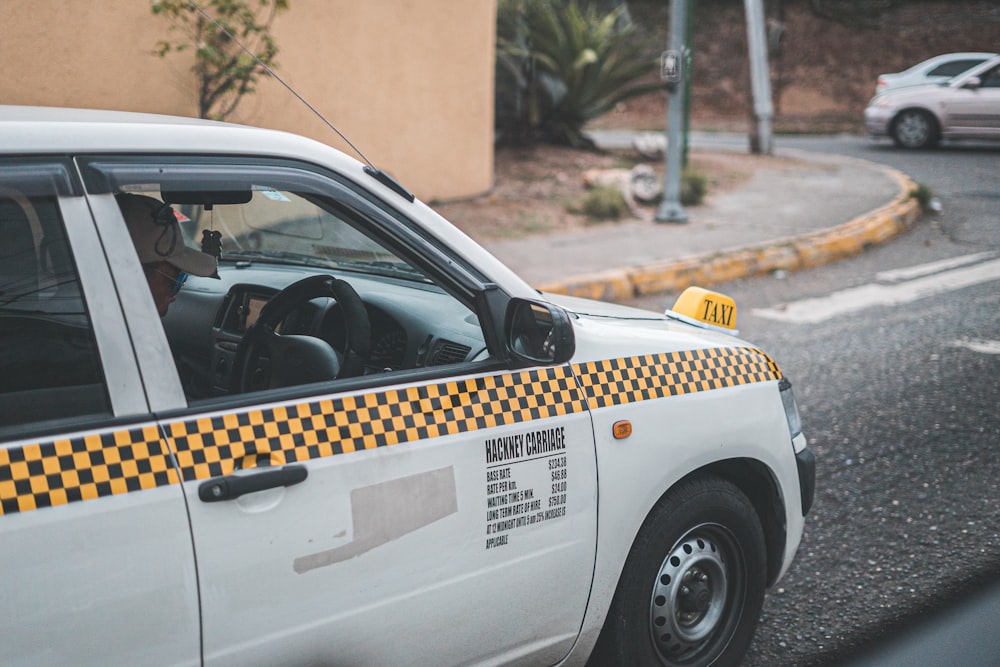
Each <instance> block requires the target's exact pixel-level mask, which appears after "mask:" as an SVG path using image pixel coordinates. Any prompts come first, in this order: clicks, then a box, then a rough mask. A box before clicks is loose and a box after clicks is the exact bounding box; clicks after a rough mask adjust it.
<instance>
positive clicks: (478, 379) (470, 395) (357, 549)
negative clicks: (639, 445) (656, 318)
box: [87, 158, 597, 665]
mask: <svg viewBox="0 0 1000 667" xmlns="http://www.w3.org/2000/svg"><path fill="white" fill-rule="evenodd" d="M140 162H141V161H140V160H133V161H131V162H129V163H127V164H126V163H123V164H115V163H114V161H113V160H112V159H108V160H100V161H95V162H93V163H91V164H90V165H89V166H88V167H87V169H90V170H91V171H94V172H99V175H100V177H99V178H94V179H92V180H93V182H94V183H95V184H96V185H95V187H94V189H93V196H92V197H91V200H92V206H93V207H94V209H95V212H97V213H98V215H101V216H103V218H104V219H105V221H106V222H105V223H104V224H103V227H102V234H103V235H104V237H105V242H106V243H108V244H115V243H118V244H119V245H121V251H122V253H125V252H126V251H127V248H126V246H125V243H127V239H125V241H124V243H123V242H122V239H123V235H122V234H121V233H120V226H121V224H122V221H121V220H120V217H118V215H117V213H116V211H115V205H114V203H113V202H114V200H113V198H112V197H111V196H110V194H111V192H112V191H115V190H126V189H129V188H136V189H142V190H143V191H146V192H150V191H154V190H157V189H158V190H159V191H160V192H161V193H162V192H164V191H167V190H171V191H172V190H197V189H198V188H199V187H207V186H205V185H204V184H206V183H214V185H213V186H212V187H214V188H216V189H219V188H222V189H234V190H238V189H245V190H246V191H247V192H252V193H253V199H252V200H251V203H249V204H246V206H250V207H254V208H252V209H236V210H237V213H236V214H234V215H235V216H238V217H239V219H240V220H249V219H251V218H253V217H254V216H255V215H266V213H262V211H265V210H269V209H280V208H282V207H286V208H291V207H293V206H294V207H297V208H296V210H297V213H296V215H295V216H294V217H295V220H299V221H301V220H307V221H310V223H309V224H310V225H312V226H311V227H310V229H312V230H313V231H310V232H308V233H307V232H305V231H302V232H298V231H294V232H293V231H289V230H288V229H286V228H285V227H283V225H286V222H284V221H283V222H282V223H281V224H273V225H272V224H270V223H266V224H265V223H264V222H261V221H260V220H257V221H256V222H254V223H253V224H251V225H250V227H251V228H252V231H251V232H250V233H248V234H247V235H246V236H245V238H244V241H243V244H244V245H246V244H258V243H266V240H267V239H266V237H267V236H268V234H278V233H281V234H285V235H287V236H289V238H291V241H289V242H293V241H294V243H298V244H300V245H299V246H295V247H298V248H299V249H300V251H302V252H305V251H306V250H307V249H309V248H310V247H312V246H318V245H322V246H323V247H326V246H328V245H333V244H341V245H349V244H350V243H353V242H354V241H350V240H345V236H346V234H342V235H341V236H340V237H338V238H336V239H334V238H332V237H324V236H323V233H322V232H321V231H316V230H319V229H320V227H316V226H315V225H316V224H318V223H314V221H315V220H320V219H325V218H328V217H331V216H336V217H337V218H338V220H340V219H342V220H344V221H346V222H347V223H349V224H350V225H352V226H353V228H354V229H355V230H356V231H357V232H358V233H360V234H361V235H362V236H366V238H367V241H366V243H369V244H377V245H384V246H385V247H386V249H385V251H384V255H385V256H388V255H390V254H392V255H399V256H401V257H409V258H410V259H412V261H413V263H414V264H415V265H419V266H420V268H421V270H422V272H423V273H425V274H426V275H427V276H428V278H427V279H426V280H424V281H422V282H420V283H419V286H418V287H413V288H411V287H409V286H408V285H409V283H405V281H401V280H397V279H395V278H391V277H380V278H377V279H376V278H374V277H371V276H365V275H362V274H351V273H346V272H344V271H336V270H333V269H329V271H331V272H334V273H336V274H337V276H338V277H339V278H343V279H345V280H350V281H351V282H352V284H353V285H355V286H356V288H357V291H358V292H359V293H360V296H361V298H362V299H364V300H366V304H365V306H366V307H367V308H368V309H369V310H370V311H371V312H372V313H373V315H372V317H374V316H375V315H374V313H375V310H376V309H375V304H376V302H377V301H378V300H379V299H381V300H382V301H381V302H380V303H381V304H382V305H381V306H380V308H383V307H384V308H386V309H389V310H391V303H393V302H392V301H391V300H392V299H394V298H400V297H399V294H400V292H399V290H401V289H405V290H412V291H410V292H406V293H405V294H406V296H405V298H403V300H402V301H401V302H400V301H397V302H395V303H396V305H397V306H399V305H400V303H402V304H404V305H405V307H400V308H399V309H398V310H397V311H394V315H393V316H394V317H397V318H400V319H406V320H407V322H408V323H409V324H408V326H412V327H416V328H420V327H426V328H427V329H428V330H430V331H432V332H434V333H433V334H432V335H428V337H427V340H426V341H422V339H421V341H417V342H418V343H421V345H419V346H418V347H419V349H418V350H417V355H418V358H419V359H423V361H420V362H418V363H416V364H415V366H416V367H414V368H407V369H403V370H398V369H392V368H387V369H385V372H379V373H376V374H374V375H373V374H368V375H365V376H363V377H360V378H352V379H350V380H343V381H332V382H317V383H315V384H309V385H305V386H292V387H287V388H281V389H269V390H265V391H241V392H236V393H228V392H222V393H221V394H220V395H218V396H207V397H201V398H198V399H188V401H187V405H185V406H178V405H176V404H175V403H173V402H172V399H169V398H166V397H165V398H164V406H163V407H164V410H163V414H162V415H161V424H162V428H163V430H164V432H165V433H166V434H167V435H168V438H169V441H170V444H171V447H172V449H173V451H174V453H175V455H176V457H177V460H178V462H179V465H180V468H181V475H182V478H183V480H184V482H183V487H184V492H185V494H186V496H187V499H188V506H189V509H190V515H191V523H192V531H193V535H194V543H195V549H196V552H197V562H198V576H199V582H200V591H201V612H202V622H203V641H204V659H205V664H206V665H237V664H345V665H361V664H372V665H374V664H379V665H390V664H391V665H407V664H411V665H428V664H434V665H448V664H469V663H476V662H495V663H500V662H516V663H518V664H551V663H554V662H556V661H558V660H559V659H560V658H561V657H562V656H564V655H565V654H566V653H567V652H568V650H569V648H570V647H571V646H572V644H573V642H574V640H575V638H576V635H577V633H578V632H579V628H580V624H581V622H582V619H583V614H584V611H585V608H586V604H587V599H588V596H589V592H590V584H591V578H592V573H593V567H594V558H595V535H596V507H597V498H596V467H595V466H596V462H595V453H594V438H593V433H592V429H591V422H590V417H589V413H588V412H587V410H586V407H585V404H584V402H583V396H582V394H581V393H580V390H579V387H578V386H577V385H576V382H575V379H574V377H573V376H572V373H571V371H570V369H569V367H568V366H565V365H559V366H551V367H546V366H539V367H531V368H517V369H515V368H511V367H509V366H506V365H504V364H503V363H500V362H499V361H498V360H497V357H496V355H495V354H493V353H491V351H490V350H488V349H486V348H487V346H486V344H485V340H487V339H488V338H489V336H488V335H486V334H484V333H483V330H484V329H485V328H487V325H486V324H485V323H484V320H488V319H495V318H496V313H492V312H490V308H491V306H490V297H489V296H488V295H487V293H490V294H493V295H496V289H495V287H494V286H491V285H490V284H489V283H488V281H487V280H486V279H485V278H483V277H482V276H479V275H477V274H476V272H475V269H474V268H473V267H468V266H467V265H465V264H464V262H463V261H462V260H461V258H458V257H454V256H449V255H448V251H447V250H446V249H444V248H443V246H442V244H441V243H439V242H433V241H432V240H428V239H426V238H422V237H421V232H420V231H419V230H417V229H416V227H415V226H414V225H413V224H412V223H410V222H409V221H408V220H406V219H405V218H404V217H403V216H402V215H401V214H400V213H398V212H396V211H394V210H393V209H392V208H391V207H389V206H387V205H385V204H384V203H383V202H382V201H380V200H379V199H378V198H376V197H374V196H372V195H371V194H369V193H367V192H365V191H364V190H362V189H361V188H359V187H358V186H357V185H352V184H351V183H350V182H348V181H346V180H343V179H338V178H336V177H335V175H332V174H328V173H327V172H325V171H324V170H320V169H318V168H316V167H305V166H294V167H291V166H289V165H288V164H287V163H281V164H275V165H273V167H271V166H269V165H268V164H267V163H266V161H263V160H260V159H256V160H254V161H253V162H252V163H246V162H240V161H237V160H234V161H232V163H231V164H227V163H226V161H225V160H220V159H214V160H207V159H206V160H205V161H204V162H202V161H199V160H198V159H195V158H190V159H184V160H180V159H178V160H176V161H175V163H172V164H164V163H163V161H162V160H157V159H150V160H149V162H148V164H141V163H140ZM227 178H228V179H229V182H227V183H225V184H224V185H220V183H221V182H222V181H225V180H226V179H227ZM164 196H165V195H164ZM196 198H197V197H195V199H196ZM414 206H415V207H416V206H418V205H414ZM229 211H231V209H226V208H224V207H222V206H219V207H215V206H213V207H212V212H211V214H210V215H208V214H205V217H207V218H210V219H211V220H212V224H215V225H217V226H218V227H219V228H220V229H221V228H222V227H223V226H225V227H227V228H232V227H233V226H234V225H235V224H242V223H241V222H239V221H238V220H236V218H235V217H234V218H227V217H226V216H228V215H229ZM202 213H204V212H202ZM183 215H184V216H185V217H188V216H190V217H191V218H194V217H195V213H194V212H193V211H190V210H188V211H185V212H184V213H183ZM289 220H291V218H289ZM287 224H289V225H290V224H292V223H291V222H287ZM116 226H117V228H118V230H119V231H118V232H116V231H115V230H116ZM276 230H284V231H276ZM309 238H311V240H308V242H307V241H306V239H309ZM262 239H263V240H262ZM254 252H257V251H256V250H255V251H254ZM357 252H360V251H357ZM246 256H247V257H250V256H251V255H246ZM283 256H284V257H286V258H287V257H290V256H291V255H290V254H289V253H287V252H286V253H285V255H283ZM254 257H258V256H257V255H254ZM225 258H226V254H225V252H224V253H223V260H224V261H223V262H222V265H221V266H220V270H219V273H220V276H221V277H220V280H219V281H214V282H213V281H211V280H202V281H201V282H197V283H194V284H192V281H189V286H188V287H185V294H183V295H181V296H183V297H185V298H184V299H179V300H178V302H177V303H176V304H174V305H173V306H171V309H174V308H175V307H176V310H175V311H173V312H168V314H167V316H166V318H165V319H164V321H163V327H160V326H159V324H158V323H155V321H154V320H150V319H149V318H145V317H136V318H135V319H134V321H133V319H132V318H131V317H130V319H129V326H130V327H131V328H132V329H133V331H135V332H137V335H136V338H138V339H141V340H142V341H147V342H149V344H150V345H153V346H154V347H156V349H160V350H162V349H166V348H167V347H168V346H170V347H172V348H173V349H174V350H175V352H176V350H177V348H178V346H179V345H181V344H182V340H187V341H188V342H190V341H191V340H192V338H194V339H196V340H204V341H207V342H206V343H205V345H207V346H208V347H210V348H212V347H213V346H214V349H215V350H216V354H217V355H218V354H221V353H222V352H224V351H225V350H226V349H235V348H237V347H238V344H237V343H236V341H235V340H234V339H233V338H232V337H231V336H232V331H231V330H230V327H231V326H232V327H236V328H238V327H239V326H243V324H245V320H246V318H247V317H250V316H251V315H253V314H256V313H258V312H260V311H259V307H258V306H255V305H253V302H252V299H251V300H248V298H247V297H245V296H243V295H242V292H240V291H239V290H242V289H244V288H245V287H246V286H247V285H252V286H251V287H250V288H248V289H251V290H261V289H263V287H264V285H265V284H270V283H267V281H269V280H279V279H280V280H291V278H290V277H288V278H286V277H284V276H285V274H286V273H288V272H292V273H294V275H295V276H299V275H300V274H299V273H295V271H299V269H297V268H296V269H291V268H289V267H288V266H277V265H275V266H270V267H269V266H266V265H265V264H264V263H262V262H260V261H255V262H251V261H250V260H249V259H247V260H242V261H232V262H228V261H225ZM258 258H259V257H258ZM383 263H384V262H383ZM456 267H461V268H456ZM115 268H116V270H120V271H121V278H120V279H121V280H122V281H128V280H137V279H138V273H137V268H138V267H137V266H135V265H133V266H124V265H123V266H119V267H115ZM430 276H433V278H431V277H430ZM188 290H191V291H190V292H189V291H188ZM223 292H225V296H224V297H223V295H222V293H223ZM252 296H253V294H251V297H252ZM321 301H322V300H321ZM204 304H212V305H211V306H209V307H208V312H205V313H202V314H200V315H196V314H195V311H196V310H198V308H199V306H200V305H204ZM314 306H315V303H314ZM312 307H313V306H305V305H303V307H302V308H303V309H306V308H312ZM216 309H218V310H216ZM296 313H297V314H293V315H290V316H289V318H285V319H283V320H282V322H281V326H283V327H285V330H284V333H285V334H287V335H289V337H290V336H291V332H290V331H289V329H290V327H291V322H292V320H294V319H295V318H296V317H300V316H301V313H299V312H298V311H296ZM501 316H502V313H501ZM195 322H207V323H208V324H209V325H210V326H212V329H211V330H209V331H200V330H199V331H193V330H189V331H186V332H185V331H184V327H185V324H186V323H188V324H190V323H195ZM151 324H155V326H151ZM373 327H374V328H376V329H377V327H378V325H377V324H373ZM470 327H471V329H470ZM463 331H464V332H465V333H464V334H463V333H460V332H463ZM475 332H478V333H475ZM165 336H167V337H168V338H169V340H167V339H166V338H165ZM463 336H464V338H463ZM477 336H478V340H479V343H475V342H472V341H474V340H476V339H477ZM213 337H214V340H213ZM410 338H411V339H412V338H413V336H412V335H411V336H410ZM445 338H450V340H445ZM394 340H395V339H394ZM456 341H466V342H468V343H469V344H468V347H469V349H468V350H465V351H462V352H460V353H459V354H458V355H457V356H456V357H454V359H453V360H454V361H457V360H461V359H472V360H471V361H469V360H466V361H457V363H445V362H447V361H448V360H449V358H450V357H449V355H452V354H453V353H454V350H455V349H456V347H459V348H461V345H460V344H459V343H457V342H456ZM383 343H384V341H378V342H376V344H375V346H376V347H379V349H381V346H382V345H383ZM385 344H386V345H390V344H391V345H394V344H395V343H385ZM477 345H478V346H479V347H481V348H482V349H481V350H479V351H478V353H477V351H476V350H477ZM220 351H221V352H220ZM439 353H440V354H442V355H444V356H443V357H441V358H440V360H441V361H442V363H443V364H444V365H440V366H439V365H435V363H433V360H434V359H435V358H437V357H435V355H437V354H439ZM466 353H468V354H466ZM198 354H199V353H198V352H197V351H196V350H193V349H192V350H190V351H189V353H188V355H189V356H191V357H196V356H198ZM421 355H422V356H421ZM147 356H150V357H157V355H155V354H151V355H145V354H143V353H142V351H141V350H140V351H139V354H138V357H139V359H140V363H142V360H144V359H145V358H146V357H147ZM215 359H216V360H215V361H214V362H213V370H212V372H223V373H224V372H225V371H219V369H220V368H222V369H229V368H230V367H231V364H232V361H231V359H230V358H229V357H226V356H216V357H215ZM144 373H145V371H144ZM149 373H150V374H152V371H149ZM167 375H169V377H166V376H165V377H163V378H161V379H162V380H163V381H167V380H169V382H170V383H171V384H173V385H174V386H175V387H181V386H182V385H183V386H186V383H184V382H183V381H182V379H181V375H184V373H180V374H179V373H178V372H177V371H176V370H175V371H174V372H173V373H170V374H167ZM230 384H231V383H230V382H228V381H218V380H217V381H216V382H215V385H216V386H217V388H219V389H220V390H221V389H222V388H223V387H225V386H229V385H230ZM244 389H246V388H244ZM178 392H179V393H181V394H184V393H186V392H184V391H182V390H180V389H178ZM173 393H175V392H167V391H165V392H164V394H165V396H166V394H173ZM187 393H189V392H187Z"/></svg>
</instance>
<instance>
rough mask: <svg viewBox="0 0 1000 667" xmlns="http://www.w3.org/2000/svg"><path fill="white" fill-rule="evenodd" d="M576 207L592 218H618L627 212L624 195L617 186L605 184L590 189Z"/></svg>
mask: <svg viewBox="0 0 1000 667" xmlns="http://www.w3.org/2000/svg"><path fill="white" fill-rule="evenodd" d="M576 208H577V209H578V210H579V212H580V213H582V214H584V215H585V216H587V217H588V218H590V219H592V220H620V219H621V218H622V217H624V216H625V215H626V214H627V213H628V204H627V203H626V202H625V195H623V194H622V192H621V190H619V189H618V188H615V187H611V186H606V185H602V186H597V187H595V188H594V189H592V190H590V192H588V193H587V196H586V197H584V199H583V201H582V202H581V203H580V205H579V207H576ZM571 212H572V211H571Z"/></svg>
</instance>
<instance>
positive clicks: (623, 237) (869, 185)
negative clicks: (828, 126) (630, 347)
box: [483, 137, 920, 301]
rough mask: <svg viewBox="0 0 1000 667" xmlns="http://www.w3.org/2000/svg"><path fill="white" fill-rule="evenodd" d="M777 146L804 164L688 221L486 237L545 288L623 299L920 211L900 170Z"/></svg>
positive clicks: (873, 234) (829, 250) (851, 241)
mask: <svg viewBox="0 0 1000 667" xmlns="http://www.w3.org/2000/svg"><path fill="white" fill-rule="evenodd" d="M614 139H615V140H618V141H620V140H621V138H620V137H615V138H614ZM696 150H697V149H696ZM712 150H713V151H716V150H720V149H717V148H713V149H712ZM744 154H745V151H744ZM775 155H776V156H778V157H788V158H792V159H793V160H795V162H796V166H794V167H782V166H773V165H770V166H767V167H764V168H761V169H758V170H756V171H755V172H754V174H753V175H752V176H751V178H750V179H749V180H747V181H746V182H745V183H743V184H741V185H740V186H739V187H737V188H736V189H734V190H731V191H728V192H724V193H721V194H718V195H715V196H710V197H709V199H708V200H707V201H706V202H705V203H704V204H702V205H700V206H697V207H692V208H689V209H685V210H686V212H687V214H688V218H689V219H688V222H687V223H684V224H673V223H657V222H652V221H650V222H646V221H639V220H629V221H623V222H620V223H617V224H614V225H602V226H600V227H595V228H593V229H586V230H582V231H577V232H572V233H568V234H552V235H542V236H533V237H528V238H521V239H511V240H496V241H487V242H484V244H483V245H484V246H485V247H486V248H487V249H488V250H489V251H490V252H492V253H493V254H494V255H496V256H497V257H498V258H499V259H500V260H501V261H503V262H504V263H505V264H507V265H508V266H509V267H511V268H512V269H513V270H514V271H515V272H516V273H518V274H519V275H521V276H522V277H523V278H524V279H525V280H527V281H528V282H529V283H530V284H531V285H533V286H534V287H537V288H539V289H540V290H542V291H548V292H557V293H562V294H571V295H574V296H584V297H589V298H595V299H603V300H611V301H614V300H619V301H620V300H626V299H629V298H632V297H634V296H636V295H642V294H651V293H657V292H664V291H680V290H683V289H684V288H685V287H687V286H689V285H695V284H696V285H701V286H706V285H709V284H712V283H716V282H721V281H726V280H733V279H737V278H742V277H746V276H750V275H757V274H763V273H769V272H772V271H776V270H785V271H795V270H799V269H805V268H810V267H813V266H818V265H821V264H824V263H827V262H832V261H835V260H838V259H842V258H844V257H848V256H850V255H853V254H856V253H858V252H860V251H862V250H864V249H865V248H867V247H869V246H871V245H874V244H877V243H881V242H883V241H885V240H887V239H889V238H892V237H893V236H895V235H896V234H898V233H900V232H901V231H903V230H905V229H908V228H909V227H911V226H912V225H913V224H914V223H915V222H916V220H917V218H918V217H919V215H920V207H919V204H918V203H917V201H916V200H915V199H912V198H911V197H910V196H909V193H910V191H911V190H912V189H913V188H915V187H916V184H915V183H913V181H912V180H910V179H909V178H908V177H907V176H906V175H904V174H902V173H900V172H898V171H896V170H893V169H890V168H888V167H885V166H882V165H878V164H875V163H873V162H868V161H865V160H859V159H854V158H848V157H844V156H835V155H828V154H818V153H809V152H805V151H796V150H790V149H786V150H781V149H779V150H776V151H775Z"/></svg>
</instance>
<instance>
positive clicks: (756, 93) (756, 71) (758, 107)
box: [743, 0, 774, 155]
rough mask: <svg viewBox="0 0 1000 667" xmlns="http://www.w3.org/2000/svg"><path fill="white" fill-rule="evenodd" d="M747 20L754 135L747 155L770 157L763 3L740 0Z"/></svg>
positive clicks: (758, 0) (768, 78) (771, 145)
mask: <svg viewBox="0 0 1000 667" xmlns="http://www.w3.org/2000/svg"><path fill="white" fill-rule="evenodd" d="M743 6H744V11H745V12H746V17H747V46H748V50H749V55H750V86H751V90H752V91H753V113H754V122H755V128H754V130H755V131H752V132H751V134H750V151H751V152H753V153H764V154H766V155H770V154H771V153H773V152H774V147H773V142H772V137H771V118H772V117H773V116H774V109H773V107H772V106H771V75H770V74H769V72H768V67H767V35H766V33H765V29H764V5H763V0H743Z"/></svg>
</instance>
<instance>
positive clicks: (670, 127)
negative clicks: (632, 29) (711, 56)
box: [655, 0, 688, 223]
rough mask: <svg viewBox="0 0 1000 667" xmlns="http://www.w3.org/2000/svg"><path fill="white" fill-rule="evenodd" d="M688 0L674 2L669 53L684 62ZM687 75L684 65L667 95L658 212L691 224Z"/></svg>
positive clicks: (658, 217) (662, 218) (658, 218)
mask: <svg viewBox="0 0 1000 667" xmlns="http://www.w3.org/2000/svg"><path fill="white" fill-rule="evenodd" d="M687 3H688V0H670V44H669V47H668V48H669V51H668V53H673V54H674V55H675V56H678V57H679V60H680V62H681V63H684V62H685V61H686V60H687V47H686V45H685V43H684V41H685V33H686V32H687V30H686V28H687ZM686 77H687V72H685V71H684V68H683V66H682V67H681V70H680V79H681V80H679V81H675V80H672V79H671V80H668V84H667V86H668V91H669V92H668V95H667V128H666V133H667V156H666V164H665V165H664V168H665V170H666V173H665V174H664V179H665V181H664V188H663V189H664V192H663V200H662V201H661V202H660V207H659V209H658V210H657V211H656V218H655V219H656V221H657V222H678V223H683V222H687V220H688V216H687V213H685V212H684V207H683V206H681V197H680V194H681V151H682V149H683V137H682V130H683V124H684V88H685V86H684V81H683V79H684V78H686Z"/></svg>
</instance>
